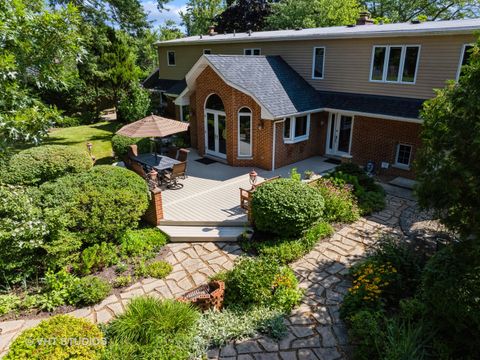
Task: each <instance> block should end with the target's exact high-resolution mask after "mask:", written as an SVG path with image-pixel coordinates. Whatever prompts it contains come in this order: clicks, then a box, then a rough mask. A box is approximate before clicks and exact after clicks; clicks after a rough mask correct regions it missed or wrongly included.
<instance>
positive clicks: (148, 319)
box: [108, 296, 200, 345]
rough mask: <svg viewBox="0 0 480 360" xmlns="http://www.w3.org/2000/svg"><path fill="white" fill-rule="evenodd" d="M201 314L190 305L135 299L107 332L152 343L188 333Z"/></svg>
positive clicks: (127, 338)
mask: <svg viewBox="0 0 480 360" xmlns="http://www.w3.org/2000/svg"><path fill="white" fill-rule="evenodd" d="M199 316H200V314H199V313H198V311H197V310H195V309H194V308H193V307H192V306H191V305H190V304H186V303H182V302H179V301H174V300H159V299H156V298H153V297H149V296H145V297H138V298H134V299H132V301H130V303H129V304H128V306H127V309H126V311H125V313H123V314H121V315H119V316H118V317H117V318H116V319H114V320H113V321H112V322H111V324H110V326H109V328H108V334H109V335H110V336H111V337H112V339H114V340H116V341H120V342H130V343H138V344H143V345H146V344H152V343H154V342H155V340H156V339H158V337H159V336H161V337H168V338H173V337H175V336H177V335H182V334H188V333H189V332H190V331H191V329H192V328H193V327H194V325H195V323H196V322H197V320H198V318H199Z"/></svg>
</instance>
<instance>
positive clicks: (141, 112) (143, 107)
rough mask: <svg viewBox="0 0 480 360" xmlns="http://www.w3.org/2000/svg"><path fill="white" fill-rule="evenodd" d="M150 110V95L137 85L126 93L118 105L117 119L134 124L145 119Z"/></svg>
mask: <svg viewBox="0 0 480 360" xmlns="http://www.w3.org/2000/svg"><path fill="white" fill-rule="evenodd" d="M149 109H150V94H149V92H148V91H147V90H144V89H143V88H141V87H140V85H138V84H137V83H134V84H133V85H132V86H131V88H130V89H129V91H128V92H125V93H124V94H123V95H122V98H121V99H120V103H119V104H118V111H117V118H118V120H120V121H125V122H134V121H137V120H140V119H142V118H144V117H145V116H146V115H147V112H148V110H149Z"/></svg>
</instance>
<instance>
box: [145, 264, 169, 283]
mask: <svg viewBox="0 0 480 360" xmlns="http://www.w3.org/2000/svg"><path fill="white" fill-rule="evenodd" d="M172 270H173V267H172V265H170V264H169V263H167V262H166V261H155V262H153V263H151V264H148V265H147V274H148V276H150V277H153V278H156V279H163V278H164V277H166V276H167V275H168V274H170V273H171V272H172Z"/></svg>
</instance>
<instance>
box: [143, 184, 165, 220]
mask: <svg viewBox="0 0 480 360" xmlns="http://www.w3.org/2000/svg"><path fill="white" fill-rule="evenodd" d="M150 195H151V198H150V204H149V205H148V209H147V211H145V214H144V215H143V219H144V220H145V221H146V222H148V223H149V224H151V225H153V226H158V225H160V220H162V219H163V203H162V191H161V190H160V189H158V188H157V189H154V190H152V191H150Z"/></svg>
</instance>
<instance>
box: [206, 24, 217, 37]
mask: <svg viewBox="0 0 480 360" xmlns="http://www.w3.org/2000/svg"><path fill="white" fill-rule="evenodd" d="M217 34H218V33H217V32H216V31H215V26H213V25H210V26H209V27H208V35H210V36H214V35H217Z"/></svg>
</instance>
